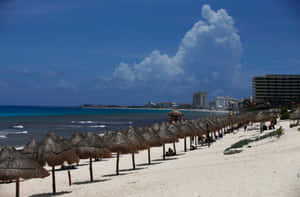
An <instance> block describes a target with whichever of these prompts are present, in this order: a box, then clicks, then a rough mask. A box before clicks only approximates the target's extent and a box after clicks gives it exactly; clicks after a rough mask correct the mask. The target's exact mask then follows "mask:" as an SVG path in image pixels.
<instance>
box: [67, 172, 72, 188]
mask: <svg viewBox="0 0 300 197" xmlns="http://www.w3.org/2000/svg"><path fill="white" fill-rule="evenodd" d="M68 177H69V186H71V185H72V179H71V172H70V170H68Z"/></svg>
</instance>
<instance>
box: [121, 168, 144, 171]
mask: <svg viewBox="0 0 300 197" xmlns="http://www.w3.org/2000/svg"><path fill="white" fill-rule="evenodd" d="M143 169H146V168H135V169H132V168H129V169H122V170H119V171H120V172H130V171H136V170H143Z"/></svg>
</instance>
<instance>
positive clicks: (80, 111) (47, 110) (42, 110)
mask: <svg viewBox="0 0 300 197" xmlns="http://www.w3.org/2000/svg"><path fill="white" fill-rule="evenodd" d="M167 111H170V110H152V109H149V110H148V109H115V108H114V109H111V108H80V107H35V106H34V107H32V106H0V117H12V116H55V115H93V114H94V115H100V114H101V115H105V114H126V113H165V112H167Z"/></svg>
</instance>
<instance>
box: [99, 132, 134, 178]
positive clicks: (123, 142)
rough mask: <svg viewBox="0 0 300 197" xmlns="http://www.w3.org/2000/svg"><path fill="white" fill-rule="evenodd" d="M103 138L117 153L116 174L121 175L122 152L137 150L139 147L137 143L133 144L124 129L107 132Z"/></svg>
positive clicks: (110, 148) (111, 149)
mask: <svg viewBox="0 0 300 197" xmlns="http://www.w3.org/2000/svg"><path fill="white" fill-rule="evenodd" d="M103 139H104V141H105V142H107V143H108V144H109V150H110V151H112V152H116V153H117V162H116V174H117V175H119V160H120V154H128V153H132V152H137V151H138V148H137V146H136V145H135V144H132V142H131V141H130V140H129V139H128V138H127V136H126V135H125V132H124V131H122V130H120V131H117V132H110V133H106V134H105V135H104V136H103Z"/></svg>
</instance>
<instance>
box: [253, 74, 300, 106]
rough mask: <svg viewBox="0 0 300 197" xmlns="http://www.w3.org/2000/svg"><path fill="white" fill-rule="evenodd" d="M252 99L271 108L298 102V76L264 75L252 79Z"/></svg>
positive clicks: (299, 86) (299, 82)
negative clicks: (267, 104) (268, 104)
mask: <svg viewBox="0 0 300 197" xmlns="http://www.w3.org/2000/svg"><path fill="white" fill-rule="evenodd" d="M253 97H254V101H255V102H257V103H270V104H271V105H272V106H277V105H286V104H290V103H291V102H297V101H298V102H299V101H300V75H266V76H264V77H254V78H253Z"/></svg>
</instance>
